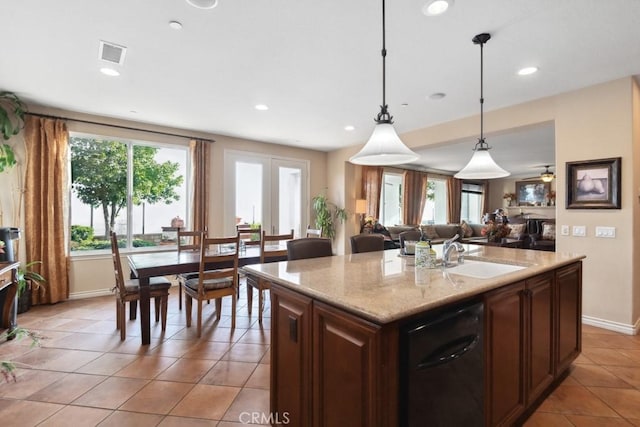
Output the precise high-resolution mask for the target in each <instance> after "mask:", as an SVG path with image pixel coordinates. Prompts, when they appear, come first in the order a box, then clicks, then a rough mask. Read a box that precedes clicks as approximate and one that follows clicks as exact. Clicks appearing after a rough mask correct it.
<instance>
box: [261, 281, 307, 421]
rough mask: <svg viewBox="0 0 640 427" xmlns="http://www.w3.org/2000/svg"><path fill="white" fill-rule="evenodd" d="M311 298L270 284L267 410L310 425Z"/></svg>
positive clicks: (279, 416) (282, 417)
mask: <svg viewBox="0 0 640 427" xmlns="http://www.w3.org/2000/svg"><path fill="white" fill-rule="evenodd" d="M311 320H312V319H311V299H309V298H307V297H304V296H302V295H300V294H297V293H294V292H290V291H287V290H286V289H283V288H281V287H279V286H277V285H275V284H272V285H271V331H272V335H271V413H272V415H273V416H274V417H275V416H277V417H278V419H280V420H288V421H289V424H290V425H294V426H304V425H311V391H312V389H311V345H312V342H311Z"/></svg>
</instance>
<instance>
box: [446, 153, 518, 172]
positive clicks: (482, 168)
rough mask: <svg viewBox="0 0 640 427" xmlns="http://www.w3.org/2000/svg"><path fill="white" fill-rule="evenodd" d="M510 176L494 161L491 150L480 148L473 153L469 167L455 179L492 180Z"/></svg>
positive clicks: (463, 169)
mask: <svg viewBox="0 0 640 427" xmlns="http://www.w3.org/2000/svg"><path fill="white" fill-rule="evenodd" d="M509 175H510V173H509V172H507V171H506V170H504V169H502V168H501V167H500V166H498V164H497V163H496V162H494V161H493V158H492V157H491V154H489V150H487V149H486V148H478V149H476V151H475V152H474V153H473V156H472V157H471V160H469V163H467V166H465V167H464V168H462V170H461V171H460V172H458V173H457V174H455V175H454V177H456V178H458V179H492V178H504V177H505V176H509Z"/></svg>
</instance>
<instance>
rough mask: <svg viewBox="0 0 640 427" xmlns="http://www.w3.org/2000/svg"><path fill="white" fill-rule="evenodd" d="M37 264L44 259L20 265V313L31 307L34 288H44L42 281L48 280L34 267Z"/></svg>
mask: <svg viewBox="0 0 640 427" xmlns="http://www.w3.org/2000/svg"><path fill="white" fill-rule="evenodd" d="M36 264H42V261H31V262H28V263H26V264H25V265H24V266H20V267H18V314H19V313H24V312H26V311H29V309H30V308H31V291H32V290H33V289H44V288H43V286H42V283H44V282H46V279H45V278H44V277H42V276H41V275H40V273H38V272H36V271H34V270H33V269H32V267H33V266H34V265H36Z"/></svg>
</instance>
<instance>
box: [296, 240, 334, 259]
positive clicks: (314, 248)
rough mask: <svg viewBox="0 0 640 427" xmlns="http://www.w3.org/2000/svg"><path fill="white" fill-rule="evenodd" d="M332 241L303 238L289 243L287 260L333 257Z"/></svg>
mask: <svg viewBox="0 0 640 427" xmlns="http://www.w3.org/2000/svg"><path fill="white" fill-rule="evenodd" d="M332 255H333V250H332V247H331V239H324V238H317V237H303V238H301V239H295V240H289V241H288V242H287V260H289V261H293V260H296V259H307V258H319V257H325V256H332Z"/></svg>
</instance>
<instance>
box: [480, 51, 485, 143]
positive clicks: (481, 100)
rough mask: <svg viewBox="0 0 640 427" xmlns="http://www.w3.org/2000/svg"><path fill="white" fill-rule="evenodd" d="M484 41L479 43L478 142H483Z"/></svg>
mask: <svg viewBox="0 0 640 427" xmlns="http://www.w3.org/2000/svg"><path fill="white" fill-rule="evenodd" d="M483 50H484V43H482V42H481V43H480V142H481V143H484V90H483V89H484V52H483Z"/></svg>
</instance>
